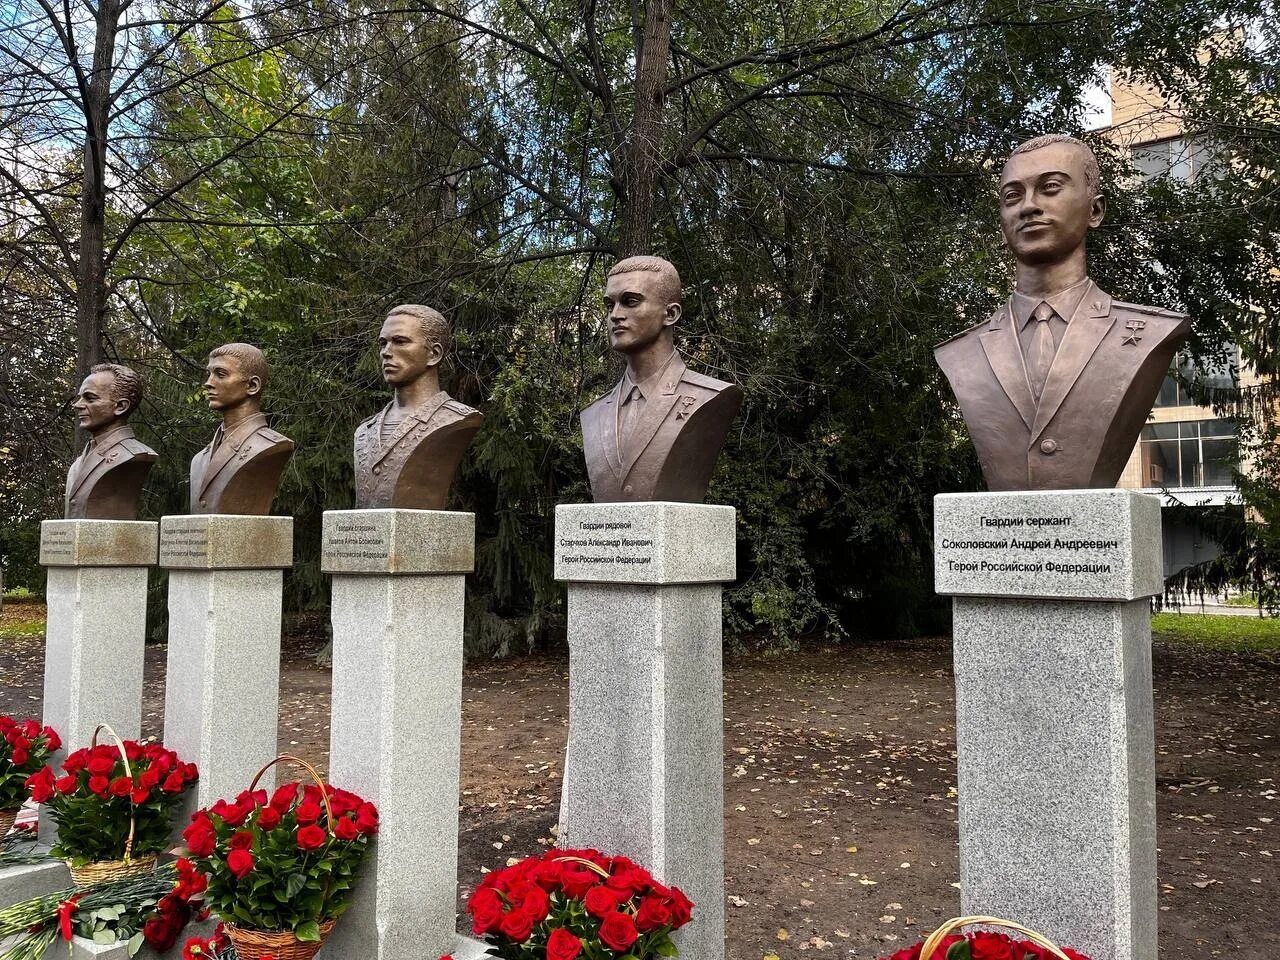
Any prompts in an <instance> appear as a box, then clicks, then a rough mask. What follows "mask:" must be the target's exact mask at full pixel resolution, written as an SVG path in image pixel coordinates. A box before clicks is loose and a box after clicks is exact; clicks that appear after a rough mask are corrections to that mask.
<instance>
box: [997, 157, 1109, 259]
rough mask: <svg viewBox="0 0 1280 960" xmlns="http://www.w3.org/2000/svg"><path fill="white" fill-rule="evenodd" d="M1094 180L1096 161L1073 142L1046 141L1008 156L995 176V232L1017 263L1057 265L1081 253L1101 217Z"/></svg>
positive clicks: (1096, 177) (1100, 199)
mask: <svg viewBox="0 0 1280 960" xmlns="http://www.w3.org/2000/svg"><path fill="white" fill-rule="evenodd" d="M1034 143H1036V141H1034V140H1033V141H1028V144H1024V145H1023V147H1027V146H1028V145H1030V144H1034ZM1099 180H1100V173H1099V170H1098V162H1097V160H1096V159H1094V156H1093V153H1092V152H1091V151H1089V150H1088V148H1087V147H1085V146H1084V145H1083V144H1080V143H1078V142H1070V141H1066V140H1059V141H1051V142H1048V143H1045V144H1044V145H1043V146H1038V147H1035V146H1032V147H1031V148H1030V149H1023V148H1019V149H1018V150H1017V151H1015V152H1014V153H1013V154H1012V155H1011V156H1010V157H1009V159H1008V161H1007V162H1006V163H1005V165H1004V169H1003V170H1002V171H1001V174H1000V227H1001V230H1002V232H1003V233H1004V238H1005V243H1007V244H1008V246H1009V249H1010V250H1012V251H1013V255H1014V257H1015V258H1016V259H1017V260H1018V262H1019V263H1024V264H1028V265H1041V264H1054V263H1061V262H1062V261H1064V260H1066V259H1067V258H1068V257H1070V256H1071V255H1072V254H1074V253H1076V252H1077V251H1079V250H1082V249H1083V247H1084V244H1085V237H1086V236H1087V235H1088V233H1089V230H1091V229H1093V228H1095V227H1098V226H1099V225H1101V223H1102V219H1103V217H1104V216H1105V214H1106V202H1105V200H1104V199H1103V197H1102V195H1101V194H1100V193H1099V192H1098V191H1099Z"/></svg>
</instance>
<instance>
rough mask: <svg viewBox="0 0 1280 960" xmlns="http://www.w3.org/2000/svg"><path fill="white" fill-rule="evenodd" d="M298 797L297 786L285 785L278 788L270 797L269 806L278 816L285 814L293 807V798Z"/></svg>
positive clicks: (294, 784) (293, 784) (292, 784)
mask: <svg viewBox="0 0 1280 960" xmlns="http://www.w3.org/2000/svg"><path fill="white" fill-rule="evenodd" d="M297 796H298V785H297V784H296V783H286V784H285V785H284V786H283V787H279V788H278V789H277V790H276V792H275V793H274V794H273V795H272V797H271V806H272V807H273V808H274V809H275V811H276V812H277V813H279V814H286V813H288V812H289V808H290V807H292V806H293V801H294V798H295V797H297Z"/></svg>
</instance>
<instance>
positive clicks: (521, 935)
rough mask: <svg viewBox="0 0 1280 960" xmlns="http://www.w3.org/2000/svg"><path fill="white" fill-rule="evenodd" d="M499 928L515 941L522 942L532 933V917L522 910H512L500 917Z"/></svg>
mask: <svg viewBox="0 0 1280 960" xmlns="http://www.w3.org/2000/svg"><path fill="white" fill-rule="evenodd" d="M499 929H500V930H502V932H503V933H504V934H506V935H507V936H508V937H510V938H511V939H512V940H514V941H516V943H523V942H524V941H525V940H528V939H529V935H530V934H531V933H533V917H531V916H529V914H527V913H525V912H524V911H523V910H512V911H511V912H510V913H508V914H507V915H506V916H505V917H503V918H502V924H501V925H500V927H499Z"/></svg>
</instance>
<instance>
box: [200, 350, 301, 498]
mask: <svg viewBox="0 0 1280 960" xmlns="http://www.w3.org/2000/svg"><path fill="white" fill-rule="evenodd" d="M207 369H208V373H209V376H208V378H207V379H206V380H205V382H204V392H205V397H206V398H207V399H208V402H209V407H210V408H211V409H213V410H216V411H218V412H219V413H221V414H222V423H221V425H220V426H219V427H218V429H217V431H215V433H214V435H213V439H212V440H211V441H210V442H209V445H208V446H207V447H205V448H204V449H203V450H201V451H200V452H199V453H197V454H196V455H195V457H194V458H192V460H191V512H192V513H230V514H245V515H250V516H266V515H267V514H268V513H270V512H271V501H272V500H274V499H275V495H276V489H277V488H278V487H279V486H280V477H281V475H282V474H283V473H284V468H285V466H286V465H287V464H288V462H289V458H290V457H292V456H293V441H292V440H290V439H289V438H288V437H286V436H285V435H284V434H282V433H279V432H277V431H275V430H272V429H271V428H270V427H269V426H267V418H266V417H265V416H264V415H263V413H262V394H263V391H264V390H265V389H266V386H267V359H266V357H264V356H263V354H262V351H261V350H259V349H258V348H257V347H255V346H253V345H252V344H248V343H228V344H225V345H223V346H221V347H218V348H217V349H216V350H214V351H212V352H211V353H210V354H209V363H208V367H207Z"/></svg>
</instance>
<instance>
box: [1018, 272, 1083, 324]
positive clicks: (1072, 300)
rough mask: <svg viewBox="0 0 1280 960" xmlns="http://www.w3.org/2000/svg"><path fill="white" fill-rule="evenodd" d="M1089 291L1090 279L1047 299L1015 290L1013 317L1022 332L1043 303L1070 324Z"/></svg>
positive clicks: (1053, 294)
mask: <svg viewBox="0 0 1280 960" xmlns="http://www.w3.org/2000/svg"><path fill="white" fill-rule="evenodd" d="M1088 290H1089V278H1088V277H1085V278H1084V279H1083V280H1081V281H1079V282H1078V283H1073V284H1072V285H1071V286H1069V287H1067V288H1066V289H1065V290H1059V291H1058V292H1057V293H1051V294H1049V296H1047V297H1029V296H1027V295H1026V294H1025V293H1019V292H1018V291H1017V290H1015V291H1014V292H1013V315H1014V318H1015V319H1016V320H1017V321H1018V329H1019V330H1021V329H1022V328H1023V327H1025V326H1026V325H1027V324H1028V323H1030V322H1031V314H1032V313H1033V312H1035V309H1036V307H1038V306H1040V304H1041V303H1047V304H1049V306H1051V307H1053V310H1054V312H1055V313H1056V314H1057V315H1058V316H1060V317H1061V318H1062V319H1063V320H1064V321H1066V322H1067V323H1070V322H1071V318H1072V317H1074V316H1075V313H1076V309H1077V308H1078V307H1079V306H1080V301H1082V300H1083V299H1084V295H1085V294H1086V293H1087V292H1088Z"/></svg>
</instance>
